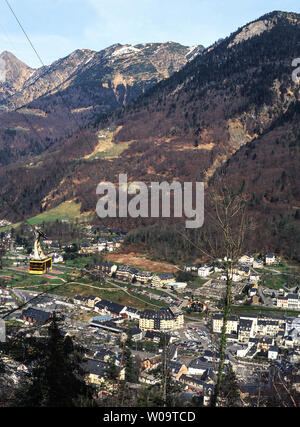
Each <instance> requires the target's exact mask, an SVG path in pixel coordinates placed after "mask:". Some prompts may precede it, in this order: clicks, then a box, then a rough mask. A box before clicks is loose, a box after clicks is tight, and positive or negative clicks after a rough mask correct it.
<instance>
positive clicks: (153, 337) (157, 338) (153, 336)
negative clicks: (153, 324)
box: [145, 331, 161, 343]
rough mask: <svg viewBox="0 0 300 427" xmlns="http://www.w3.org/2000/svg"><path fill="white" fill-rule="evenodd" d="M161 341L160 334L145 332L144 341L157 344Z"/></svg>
mask: <svg viewBox="0 0 300 427" xmlns="http://www.w3.org/2000/svg"><path fill="white" fill-rule="evenodd" d="M160 339H161V334H160V333H159V332H154V331H147V332H146V333H145V340H146V341H152V342H156V343H159V342H160Z"/></svg>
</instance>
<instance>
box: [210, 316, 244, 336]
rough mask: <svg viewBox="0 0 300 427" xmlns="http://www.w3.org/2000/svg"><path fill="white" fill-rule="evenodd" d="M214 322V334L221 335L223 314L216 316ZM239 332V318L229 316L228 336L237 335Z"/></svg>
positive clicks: (213, 318)
mask: <svg viewBox="0 0 300 427" xmlns="http://www.w3.org/2000/svg"><path fill="white" fill-rule="evenodd" d="M212 322H213V325H212V327H213V332H214V333H217V334H220V333H221V332H222V328H223V314H219V313H217V314H214V315H213V316H212ZM237 331H238V317H237V316H234V315H233V316H229V317H228V319H227V324H226V334H232V333H234V334H236V333H237Z"/></svg>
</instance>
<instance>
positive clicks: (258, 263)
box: [252, 259, 264, 268]
mask: <svg viewBox="0 0 300 427" xmlns="http://www.w3.org/2000/svg"><path fill="white" fill-rule="evenodd" d="M263 266H264V262H263V260H262V259H255V260H254V261H253V264H252V267H253V268H263Z"/></svg>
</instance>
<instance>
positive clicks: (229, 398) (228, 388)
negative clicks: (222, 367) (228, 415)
mask: <svg viewBox="0 0 300 427" xmlns="http://www.w3.org/2000/svg"><path fill="white" fill-rule="evenodd" d="M220 398H221V401H222V402H223V406H226V407H233V406H240V393H239V387H238V384H237V380H236V375H235V373H234V372H233V369H232V366H231V365H230V364H229V365H228V366H227V367H226V372H225V375H224V378H223V381H222V383H221V386H220Z"/></svg>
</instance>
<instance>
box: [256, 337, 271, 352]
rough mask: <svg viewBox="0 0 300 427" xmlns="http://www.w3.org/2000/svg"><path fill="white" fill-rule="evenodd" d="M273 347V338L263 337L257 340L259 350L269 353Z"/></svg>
mask: <svg viewBox="0 0 300 427" xmlns="http://www.w3.org/2000/svg"><path fill="white" fill-rule="evenodd" d="M273 345H274V339H273V338H272V337H261V338H258V340H257V348H258V350H261V351H268V350H269V348H270V347H272V346H273Z"/></svg>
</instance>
